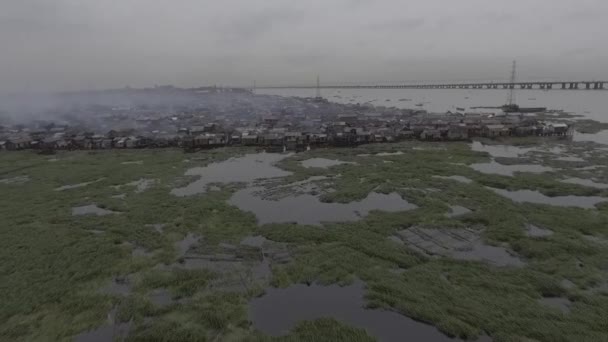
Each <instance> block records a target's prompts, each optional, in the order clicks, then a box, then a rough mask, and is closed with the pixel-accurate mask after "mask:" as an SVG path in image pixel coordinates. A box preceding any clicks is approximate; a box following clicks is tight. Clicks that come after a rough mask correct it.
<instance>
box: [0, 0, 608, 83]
mask: <svg viewBox="0 0 608 342" xmlns="http://www.w3.org/2000/svg"><path fill="white" fill-rule="evenodd" d="M607 18H608V1H607V0H458V1H455V0H420V1H418V0H306V1H303V0H299V1H290V0H214V1H207V0H0V91H21V90H29V91H40V90H64V89H83V88H103V87H122V86H126V85H130V86H149V85H154V84H174V85H177V86H195V85H207V84H214V83H217V84H226V85H228V84H232V85H239V84H240V85H245V84H250V83H251V82H252V81H253V80H254V79H255V80H257V82H258V84H302V83H309V82H314V79H315V77H316V75H317V74H320V75H321V78H322V81H326V82H330V81H338V82H357V81H400V80H465V79H466V80H469V79H470V80H473V79H493V78H507V75H508V73H509V68H510V61H511V60H512V59H517V61H518V64H519V65H520V67H519V69H518V72H519V74H520V75H521V78H522V79H523V78H526V79H531V78H546V77H557V78H559V77H577V78H596V79H598V78H603V79H608V43H607V42H608V34H607V33H606V29H607V27H608V25H607V24H606V23H607V20H608V19H607Z"/></svg>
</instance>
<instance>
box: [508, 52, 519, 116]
mask: <svg viewBox="0 0 608 342" xmlns="http://www.w3.org/2000/svg"><path fill="white" fill-rule="evenodd" d="M516 70H517V65H516V62H515V61H513V69H511V80H510V82H509V83H510V84H509V97H508V98H507V105H508V106H513V105H514V104H515V76H516Z"/></svg>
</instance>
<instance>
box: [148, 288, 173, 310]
mask: <svg viewBox="0 0 608 342" xmlns="http://www.w3.org/2000/svg"><path fill="white" fill-rule="evenodd" d="M149 298H150V302H152V304H154V305H156V306H167V305H171V304H173V298H172V296H171V293H169V291H167V290H166V289H156V290H154V291H152V292H150V295H149Z"/></svg>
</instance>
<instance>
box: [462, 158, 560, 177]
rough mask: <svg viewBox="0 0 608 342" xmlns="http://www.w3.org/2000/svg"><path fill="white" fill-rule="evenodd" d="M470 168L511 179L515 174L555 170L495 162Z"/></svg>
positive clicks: (533, 165)
mask: <svg viewBox="0 0 608 342" xmlns="http://www.w3.org/2000/svg"><path fill="white" fill-rule="evenodd" d="M469 166H470V167H471V168H472V169H473V170H476V171H479V172H481V173H485V174H495V175H502V176H510V177H513V175H514V174H515V172H529V173H543V172H549V171H553V170H554V169H553V168H551V167H548V166H542V165H536V164H520V165H502V164H499V163H497V162H496V161H494V160H493V161H491V162H489V163H477V164H471V165H469Z"/></svg>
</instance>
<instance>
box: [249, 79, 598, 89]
mask: <svg viewBox="0 0 608 342" xmlns="http://www.w3.org/2000/svg"><path fill="white" fill-rule="evenodd" d="M257 88H260V89H315V88H321V89H542V90H550V89H567V90H604V89H608V81H551V82H547V81H538V82H537V81H533V82H514V83H511V82H466V83H411V84H368V85H353V84H350V85H340V84H333V85H300V86H266V87H265V86H261V87H257Z"/></svg>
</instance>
